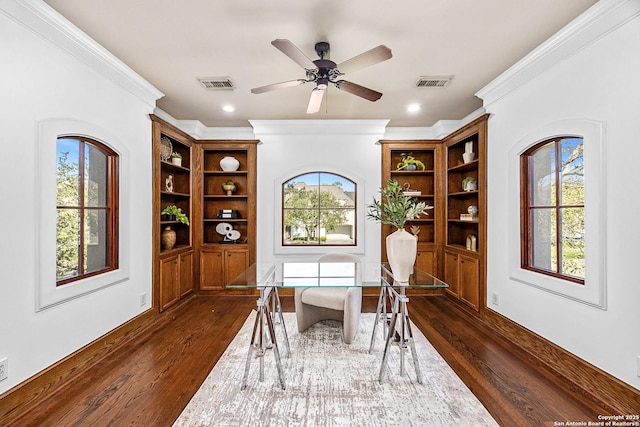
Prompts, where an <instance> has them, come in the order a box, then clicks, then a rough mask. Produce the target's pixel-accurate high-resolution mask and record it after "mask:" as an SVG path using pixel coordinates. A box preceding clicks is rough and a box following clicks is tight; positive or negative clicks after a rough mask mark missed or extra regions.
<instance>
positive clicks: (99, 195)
mask: <svg viewBox="0 0 640 427" xmlns="http://www.w3.org/2000/svg"><path fill="white" fill-rule="evenodd" d="M84 152H85V159H84V197H85V200H84V203H85V206H106V204H107V156H106V155H105V154H104V153H103V152H102V151H100V150H99V149H97V148H96V147H93V146H92V145H90V144H87V145H86V146H85V151H84Z"/></svg>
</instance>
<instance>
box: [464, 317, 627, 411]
mask: <svg viewBox="0 0 640 427" xmlns="http://www.w3.org/2000/svg"><path fill="white" fill-rule="evenodd" d="M465 312H466V313H468V314H470V315H472V316H474V315H475V316H476V317H477V318H478V319H479V320H480V322H481V323H482V324H483V325H484V326H486V327H487V328H489V329H490V330H492V331H493V332H495V333H496V334H497V335H499V336H501V337H502V338H503V339H505V340H506V341H508V342H509V343H510V344H511V345H514V346H516V347H518V348H519V349H520V350H522V351H524V352H525V353H526V354H528V355H529V357H531V358H532V359H534V360H536V361H537V362H538V363H539V364H540V365H541V366H543V367H544V368H545V369H547V370H548V371H549V372H551V374H552V375H555V376H557V377H558V378H561V379H562V382H564V383H566V384H567V386H568V387H570V388H571V389H572V390H574V391H576V392H578V393H580V394H582V395H583V396H585V397H586V398H587V399H590V400H592V401H593V402H595V403H597V404H598V405H601V406H602V407H603V408H607V409H608V410H609V411H610V414H612V415H624V414H637V413H638V402H639V401H640V393H639V392H638V390H636V389H635V388H634V387H632V386H630V385H629V384H627V383H625V382H623V381H621V380H619V379H618V378H616V377H614V376H612V375H611V374H609V373H607V372H605V371H603V370H602V369H600V368H598V367H596V366H594V365H592V364H590V363H589V362H587V361H585V360H583V359H581V358H579V357H577V356H576V355H574V354H573V353H570V352H568V351H567V350H565V349H563V348H562V347H559V346H558V345H556V344H554V343H552V342H551V341H548V340H547V339H545V338H543V337H541V336H540V335H538V334H536V333H534V332H532V331H530V330H528V329H526V328H524V327H523V326H521V325H519V324H517V323H516V322H514V321H512V320H510V319H509V318H507V317H505V316H503V315H501V314H500V313H497V312H495V311H493V310H491V309H488V308H485V309H483V310H481V312H480V313H479V314H478V313H471V312H469V311H468V310H465Z"/></svg>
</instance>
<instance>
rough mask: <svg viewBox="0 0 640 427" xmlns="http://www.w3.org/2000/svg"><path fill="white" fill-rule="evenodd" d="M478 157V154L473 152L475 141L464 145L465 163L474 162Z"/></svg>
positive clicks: (463, 158)
mask: <svg viewBox="0 0 640 427" xmlns="http://www.w3.org/2000/svg"><path fill="white" fill-rule="evenodd" d="M475 157H476V153H474V152H473V141H469V142H466V143H465V144H464V153H462V160H463V161H464V162H465V163H469V162H471V161H473V159H474V158H475Z"/></svg>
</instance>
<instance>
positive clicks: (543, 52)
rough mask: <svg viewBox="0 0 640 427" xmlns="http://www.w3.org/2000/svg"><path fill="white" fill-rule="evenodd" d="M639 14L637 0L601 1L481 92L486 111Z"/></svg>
mask: <svg viewBox="0 0 640 427" xmlns="http://www.w3.org/2000/svg"><path fill="white" fill-rule="evenodd" d="M639 14H640V2H639V1H638V0H600V1H599V2H598V3H596V4H595V5H593V6H592V7H591V8H589V9H587V10H586V11H585V12H584V13H583V14H582V15H580V16H578V17H577V18H576V19H574V20H573V21H572V22H570V23H569V24H567V25H566V26H565V27H564V28H563V29H561V30H560V31H559V32H557V33H556V34H555V35H553V36H552V37H551V38H549V39H548V40H547V41H545V42H544V43H542V44H541V45H540V46H538V47H537V48H536V49H534V50H532V51H531V52H530V53H529V54H528V55H526V56H525V57H524V58H522V59H521V60H520V61H518V62H516V63H515V64H514V65H513V66H511V67H510V68H509V69H507V70H506V71H505V72H504V73H502V74H501V75H499V76H498V77H497V78H496V79H494V80H493V81H492V82H490V83H489V84H488V85H486V86H485V87H484V88H482V89H480V90H479V91H478V92H477V93H476V96H477V97H478V98H480V99H482V100H483V102H484V106H485V107H487V106H489V105H491V104H492V103H494V102H495V101H497V100H499V99H501V98H502V97H504V96H505V95H507V94H508V93H509V92H511V91H513V90H515V89H517V88H518V87H520V86H522V85H523V84H525V83H526V82H527V81H529V80H531V79H532V78H534V77H536V76H538V75H540V74H542V73H543V72H545V71H546V70H548V69H549V68H552V67H553V66H555V65H557V64H559V63H561V62H563V61H564V60H566V59H567V58H569V57H571V56H573V55H575V54H576V53H577V52H579V51H580V50H582V49H584V48H585V47H587V46H588V45H590V44H592V43H594V42H595V41H597V40H598V39H600V38H602V37H603V36H605V35H607V34H608V33H610V32H612V31H614V30H615V29H616V28H618V27H620V26H622V25H624V24H625V23H626V22H628V21H630V20H631V19H633V18H635V17H637V16H638V15H639Z"/></svg>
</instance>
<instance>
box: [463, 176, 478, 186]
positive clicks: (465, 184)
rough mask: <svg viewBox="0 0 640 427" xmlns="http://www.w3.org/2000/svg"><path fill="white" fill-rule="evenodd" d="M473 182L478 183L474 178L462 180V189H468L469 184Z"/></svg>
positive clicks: (469, 177)
mask: <svg viewBox="0 0 640 427" xmlns="http://www.w3.org/2000/svg"><path fill="white" fill-rule="evenodd" d="M472 182H476V179H475V178H474V177H472V176H468V177H466V178H465V179H463V180H462V188H466V187H467V184H469V183H472Z"/></svg>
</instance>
